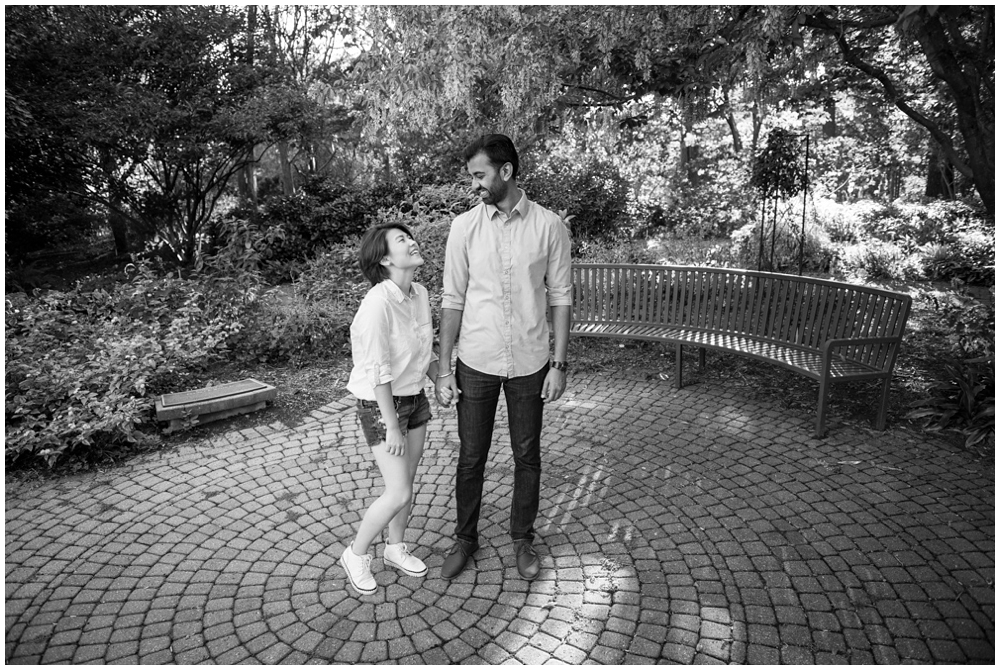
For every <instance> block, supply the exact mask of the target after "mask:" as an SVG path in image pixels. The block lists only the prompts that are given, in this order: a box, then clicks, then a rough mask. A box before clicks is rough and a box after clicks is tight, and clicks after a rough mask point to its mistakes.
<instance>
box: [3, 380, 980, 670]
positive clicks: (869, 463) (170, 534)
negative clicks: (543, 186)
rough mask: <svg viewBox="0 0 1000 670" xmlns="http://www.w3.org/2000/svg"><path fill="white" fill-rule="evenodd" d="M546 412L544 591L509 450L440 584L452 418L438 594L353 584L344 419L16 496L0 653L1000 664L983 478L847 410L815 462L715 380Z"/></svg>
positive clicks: (337, 416)
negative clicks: (521, 537) (452, 575)
mask: <svg viewBox="0 0 1000 670" xmlns="http://www.w3.org/2000/svg"><path fill="white" fill-rule="evenodd" d="M502 406H503V405H502V403H501V407H502ZM547 412H548V413H547V420H546V428H545V432H544V434H543V449H544V466H543V467H544V470H543V480H542V506H541V512H540V518H539V521H538V524H537V530H538V534H539V536H540V537H539V540H538V542H537V546H538V549H539V553H540V555H541V560H542V572H541V574H540V576H539V578H538V579H537V580H536V581H534V582H532V583H528V582H525V581H522V580H521V579H519V577H518V575H517V571H516V568H515V567H514V564H513V558H512V554H511V547H510V545H509V543H508V541H507V539H506V520H507V515H508V506H509V498H510V494H511V484H512V476H511V475H512V470H511V467H512V464H511V460H510V455H509V449H508V448H507V446H506V445H507V443H506V439H507V431H506V429H501V430H498V431H497V436H498V439H499V440H500V446H499V447H498V448H496V449H495V450H494V454H493V456H492V460H491V464H490V467H489V469H488V474H487V477H488V479H487V484H486V490H485V500H484V508H483V523H482V526H481V531H482V533H483V548H482V549H481V550H480V552H479V553H478V554H477V558H476V560H475V565H474V569H469V570H467V571H466V572H465V573H463V574H462V575H461V576H460V577H458V578H457V579H456V580H455V581H453V582H451V583H449V582H446V581H444V580H442V579H440V578H439V577H438V576H437V574H438V571H437V568H438V567H439V566H440V565H441V562H442V560H443V554H444V551H445V550H446V549H447V548H448V547H449V546H450V543H451V531H452V527H453V523H454V522H453V520H454V509H453V504H452V492H453V480H454V466H455V457H456V453H457V441H458V438H457V430H456V423H455V414H454V410H442V409H440V408H435V413H436V417H435V419H434V421H433V422H432V424H431V428H430V438H429V441H428V445H427V450H426V452H425V456H424V460H423V463H422V467H421V471H420V474H419V483H418V493H417V498H416V505H415V507H414V511H413V513H414V518H413V521H412V524H411V530H410V532H409V535H408V536H407V538H406V539H407V542H408V543H409V544H410V545H411V546H413V547H416V549H415V552H414V553H416V555H417V556H419V557H421V558H423V559H424V560H425V561H426V562H427V563H428V565H429V566H430V567H431V571H430V573H429V574H428V575H427V576H426V577H423V578H412V577H405V576H400V575H399V574H398V573H396V572H395V571H393V570H384V569H382V561H381V549H382V548H381V546H379V547H377V558H376V560H375V562H374V564H373V567H374V568H375V570H376V574H375V578H376V580H377V581H378V582H379V584H380V585H381V586H382V587H383V588H382V589H381V590H380V591H379V593H377V594H376V595H374V596H368V597H358V596H356V595H355V594H354V593H353V592H349V591H347V590H346V588H345V582H344V574H343V572H342V570H341V569H340V568H339V567H338V566H337V565H336V560H337V558H338V557H339V555H340V553H341V551H342V550H343V548H344V546H345V544H346V543H347V542H349V541H350V539H351V537H352V535H353V531H354V527H355V524H356V523H357V521H358V519H359V514H360V513H362V512H363V510H364V508H365V507H366V506H367V504H368V502H370V500H371V499H372V498H373V497H374V496H375V495H376V494H377V493H378V492H379V491H378V486H379V485H380V483H381V480H380V478H379V475H378V471H377V469H376V468H375V466H374V464H373V462H372V461H371V460H370V458H368V457H366V456H365V455H364V454H363V451H362V447H361V445H362V443H363V440H362V439H361V436H360V431H359V429H358V427H357V424H356V421H355V417H354V413H353V410H351V409H350V408H348V407H347V403H334V404H332V405H329V406H327V407H325V408H324V409H323V410H321V411H319V412H317V413H315V414H314V415H313V418H312V419H310V420H309V421H307V422H306V423H304V424H303V425H300V426H297V427H294V428H289V427H287V426H284V425H281V424H274V425H270V426H262V427H260V428H256V429H252V430H244V431H241V432H229V433H225V434H222V435H219V436H217V437H214V438H212V439H211V441H209V442H192V443H189V444H186V445H185V446H183V447H181V448H179V449H175V450H172V451H169V452H164V453H161V454H158V455H156V456H146V457H141V458H136V459H134V460H133V461H131V462H130V464H129V465H128V466H124V467H121V468H117V469H112V470H109V471H104V472H97V473H88V474H83V475H79V476H71V477H64V478H60V479H53V480H50V481H43V482H26V483H17V482H10V481H9V482H8V485H7V490H6V497H5V501H6V509H5V519H6V527H5V541H6V609H5V613H6V636H5V654H4V658H5V660H6V661H7V662H9V663H85V662H108V663H110V662H117V663H184V664H189V663H200V662H206V661H207V662H215V663H243V662H257V663H309V662H319V663H327V662H335V663H379V662H385V661H389V662H400V663H414V662H415V663H461V662H465V663H490V664H494V663H509V662H513V663H523V664H542V663H559V662H561V663H581V662H586V661H592V662H597V663H620V664H630V663H657V662H678V663H718V662H721V663H752V664H775V663H783V664H787V663H906V662H914V663H990V664H992V663H993V662H994V660H995V652H994V642H995V638H994V628H995V614H994V593H995V589H994V575H995V570H994V562H995V526H994V482H995V478H994V474H993V471H992V464H990V465H989V466H984V465H983V464H982V463H979V462H976V461H975V460H974V459H973V458H971V457H970V456H968V455H966V454H963V453H958V452H955V451H954V450H952V449H951V448H949V447H947V446H946V445H943V444H942V443H939V442H936V441H934V440H933V439H931V438H926V437H919V439H917V440H914V439H913V438H914V437H915V436H916V434H914V433H910V432H905V431H904V430H903V429H900V428H898V427H890V430H889V431H887V432H884V433H877V432H874V431H871V430H869V429H868V428H867V427H866V426H864V425H862V424H854V423H841V422H838V421H836V419H837V417H836V414H834V416H833V417H832V418H833V419H834V420H833V421H832V422H831V426H830V430H829V433H828V435H827V437H826V438H824V439H822V440H816V439H814V438H812V437H811V429H812V420H813V417H812V416H811V415H809V414H807V413H798V414H797V415H795V416H788V415H787V414H788V412H784V411H779V409H777V408H775V407H773V406H770V405H768V404H767V403H765V402H760V401H755V400H748V399H746V398H745V397H744V396H743V394H742V393H741V391H740V389H738V388H732V387H727V386H726V385H725V384H723V383H721V382H717V381H716V382H713V381H712V380H711V379H708V380H703V381H702V382H701V383H699V384H696V385H693V386H690V387H687V388H685V389H684V390H682V391H675V390H674V389H673V388H672V387H671V386H670V384H669V382H666V381H661V380H659V379H656V378H653V379H647V376H646V375H638V374H637V375H635V376H632V377H627V376H626V377H622V376H621V375H616V376H614V377H612V376H610V375H609V376H603V375H599V374H581V375H573V376H571V379H570V387H569V390H568V392H567V395H566V396H565V398H564V399H563V400H560V401H559V402H558V403H556V404H554V405H552V406H551V407H550V408H549V409H548V410H547ZM260 416H261V417H262V421H264V420H266V414H262V415H260ZM505 421H506V419H505V418H503V420H502V421H501V422H500V425H503V423H505ZM907 438H909V439H907Z"/></svg>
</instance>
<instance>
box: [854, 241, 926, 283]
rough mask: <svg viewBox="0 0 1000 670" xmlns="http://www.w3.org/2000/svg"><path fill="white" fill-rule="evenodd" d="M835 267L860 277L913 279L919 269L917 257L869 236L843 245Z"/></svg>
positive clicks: (869, 278) (920, 274)
mask: <svg viewBox="0 0 1000 670" xmlns="http://www.w3.org/2000/svg"><path fill="white" fill-rule="evenodd" d="M839 269H840V270H843V271H845V272H848V273H857V274H858V275H860V276H861V277H862V278H863V279H866V280H870V281H877V280H880V279H893V280H914V279H920V278H921V276H922V273H923V271H922V269H921V267H920V264H919V260H918V259H916V258H915V257H913V256H912V255H910V254H909V253H907V252H906V251H905V250H904V249H903V248H902V247H901V246H900V245H898V244H896V243H894V242H880V241H878V240H869V241H867V242H864V243H860V244H852V245H850V246H847V247H844V249H843V251H842V254H841V257H840V262H839Z"/></svg>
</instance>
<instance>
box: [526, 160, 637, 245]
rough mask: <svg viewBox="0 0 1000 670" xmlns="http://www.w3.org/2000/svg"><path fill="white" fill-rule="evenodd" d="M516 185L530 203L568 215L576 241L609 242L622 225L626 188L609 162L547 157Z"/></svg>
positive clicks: (624, 214) (626, 198)
mask: <svg viewBox="0 0 1000 670" xmlns="http://www.w3.org/2000/svg"><path fill="white" fill-rule="evenodd" d="M520 182H521V185H522V186H523V187H524V190H525V191H526V192H527V193H528V197H530V198H531V199H532V200H535V201H536V202H538V203H539V204H540V205H542V206H544V207H547V208H549V209H551V210H552V211H554V212H566V215H567V216H572V217H573V218H572V220H571V227H572V230H573V235H574V237H576V238H579V239H583V238H588V239H590V238H596V239H611V238H613V237H614V236H615V234H616V233H617V232H618V231H619V230H620V229H621V228H622V227H623V226H624V225H625V223H626V216H627V206H628V192H629V185H628V183H627V182H626V181H625V179H624V178H622V176H621V174H620V173H619V172H618V170H617V169H616V168H615V166H613V165H611V164H610V163H607V162H604V161H600V160H598V159H596V158H594V157H584V158H583V159H582V160H581V158H580V157H563V156H550V157H548V158H547V159H546V160H543V161H541V162H540V163H538V164H537V165H535V166H534V168H533V169H530V170H525V176H524V178H523V179H521V180H520Z"/></svg>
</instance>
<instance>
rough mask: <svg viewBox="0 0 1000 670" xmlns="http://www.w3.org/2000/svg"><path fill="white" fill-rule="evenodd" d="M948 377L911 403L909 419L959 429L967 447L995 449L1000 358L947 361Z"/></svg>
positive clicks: (935, 427) (936, 427)
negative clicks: (926, 394)
mask: <svg viewBox="0 0 1000 670" xmlns="http://www.w3.org/2000/svg"><path fill="white" fill-rule="evenodd" d="M945 368H946V371H947V372H946V378H945V379H944V380H942V381H939V382H937V383H935V384H934V385H932V387H931V389H930V390H931V397H930V398H926V399H924V400H918V401H916V402H914V403H912V404H911V407H912V408H913V409H911V411H910V412H909V413H908V414H907V415H906V416H907V418H908V419H915V420H920V421H923V424H924V427H925V428H926V429H927V430H932V431H943V430H957V431H958V432H960V433H961V434H963V435H964V436H965V446H966V447H967V448H977V447H980V445H982V447H987V446H991V447H993V448H994V449H995V446H994V445H995V442H996V425H995V423H994V416H995V413H996V398H995V390H994V389H995V388H996V361H995V358H994V357H993V356H983V357H979V358H970V359H966V360H962V361H952V362H948V363H946V364H945Z"/></svg>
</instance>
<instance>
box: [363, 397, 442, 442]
mask: <svg viewBox="0 0 1000 670" xmlns="http://www.w3.org/2000/svg"><path fill="white" fill-rule="evenodd" d="M392 404H393V405H394V406H395V407H396V419H397V420H398V421H399V429H400V431H402V433H403V435H406V433H407V432H408V431H409V430H410V429H412V428H420V426H422V425H424V424H425V423H427V422H428V421H430V420H431V419H432V418H433V417H432V416H431V404H430V403H429V402H427V395H426V394H425V393H424V392H423V391H421V392H420V393H418V394H417V395H402V396H399V395H394V396H392ZM358 420H359V421H360V422H361V430H363V431H364V433H365V440H366V441H367V442H368V446H370V447H374V446H377V445H379V444H382V443H383V442H385V430H386V428H385V420H384V419H383V418H382V410H380V409H379V407H378V402H376V401H374V400H358Z"/></svg>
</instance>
